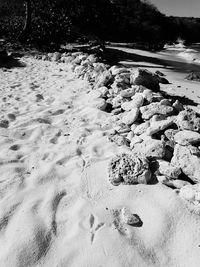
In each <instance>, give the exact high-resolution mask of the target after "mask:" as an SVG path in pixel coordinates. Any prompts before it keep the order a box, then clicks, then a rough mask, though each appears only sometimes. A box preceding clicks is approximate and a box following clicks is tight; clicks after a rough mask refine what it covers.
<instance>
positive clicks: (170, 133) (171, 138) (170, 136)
mask: <svg viewBox="0 0 200 267" xmlns="http://www.w3.org/2000/svg"><path fill="white" fill-rule="evenodd" d="M178 132H179V130H175V129H167V130H166V131H165V132H164V134H165V136H166V137H167V139H168V140H169V141H171V142H174V136H175V134H176V133H178Z"/></svg>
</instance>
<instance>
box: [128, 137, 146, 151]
mask: <svg viewBox="0 0 200 267" xmlns="http://www.w3.org/2000/svg"><path fill="white" fill-rule="evenodd" d="M142 141H143V139H142V138H141V137H139V136H133V138H132V139H131V143H130V149H133V148H134V146H135V145H136V144H138V143H142Z"/></svg>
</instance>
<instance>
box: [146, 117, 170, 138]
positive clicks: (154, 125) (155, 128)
mask: <svg viewBox="0 0 200 267" xmlns="http://www.w3.org/2000/svg"><path fill="white" fill-rule="evenodd" d="M173 123H174V118H173V117H169V118H167V119H166V120H161V121H159V120H158V121H153V122H151V124H150V127H149V128H148V129H146V134H147V135H153V134H155V133H157V132H160V131H163V130H164V129H166V128H167V127H169V126H171V125H172V124H173Z"/></svg>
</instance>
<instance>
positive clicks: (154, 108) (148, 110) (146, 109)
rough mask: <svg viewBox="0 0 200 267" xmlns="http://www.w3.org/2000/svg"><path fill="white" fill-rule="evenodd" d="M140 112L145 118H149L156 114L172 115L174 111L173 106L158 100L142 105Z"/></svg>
mask: <svg viewBox="0 0 200 267" xmlns="http://www.w3.org/2000/svg"><path fill="white" fill-rule="evenodd" d="M140 112H141V113H142V118H143V119H145V120H149V119H150V118H151V117H152V116H153V115H155V114H162V115H166V116H167V115H170V114H172V113H173V108H172V107H170V106H164V105H161V104H160V103H159V102H158V103H157V102H156V103H151V104H149V105H146V106H143V107H141V108H140Z"/></svg>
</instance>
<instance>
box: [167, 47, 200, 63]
mask: <svg viewBox="0 0 200 267" xmlns="http://www.w3.org/2000/svg"><path fill="white" fill-rule="evenodd" d="M165 49H166V50H167V51H170V52H171V53H173V54H176V56H177V57H180V58H182V59H185V60H186V61H187V62H188V63H194V64H199V65H200V43H196V44H192V45H190V46H185V45H183V43H179V44H175V45H166V46H165Z"/></svg>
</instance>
